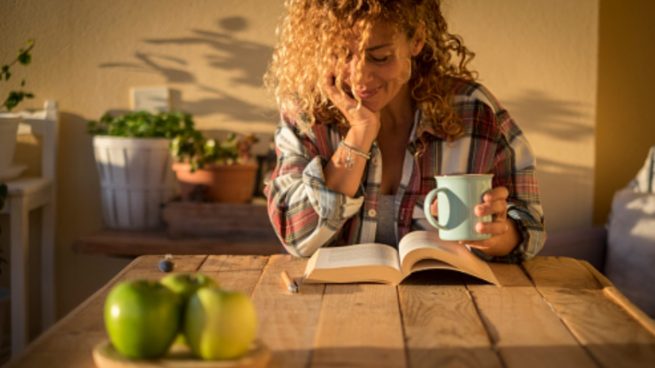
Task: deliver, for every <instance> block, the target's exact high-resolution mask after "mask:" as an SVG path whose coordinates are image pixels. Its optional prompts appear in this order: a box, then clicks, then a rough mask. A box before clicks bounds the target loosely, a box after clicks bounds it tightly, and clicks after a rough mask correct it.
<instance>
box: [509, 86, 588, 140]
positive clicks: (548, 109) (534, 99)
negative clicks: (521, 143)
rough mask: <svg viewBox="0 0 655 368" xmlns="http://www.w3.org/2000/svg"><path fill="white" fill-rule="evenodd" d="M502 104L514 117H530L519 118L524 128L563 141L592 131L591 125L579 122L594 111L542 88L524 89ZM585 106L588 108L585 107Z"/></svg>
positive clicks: (583, 135) (581, 138)
mask: <svg viewBox="0 0 655 368" xmlns="http://www.w3.org/2000/svg"><path fill="white" fill-rule="evenodd" d="M505 105H506V106H507V109H508V110H509V112H510V114H511V115H512V116H514V117H516V116H529V117H531V119H525V121H523V120H521V121H519V122H518V123H519V124H520V126H521V128H522V129H523V130H525V131H529V132H534V133H537V134H543V135H545V136H548V137H551V138H555V139H557V140H561V141H565V142H576V141H580V140H585V139H588V138H590V137H591V136H592V135H593V133H594V129H593V127H592V126H590V125H585V124H582V123H581V121H584V120H589V119H591V116H592V112H593V111H592V109H591V108H587V106H585V104H582V103H579V102H575V101H567V100H558V99H554V98H551V97H550V96H548V95H546V93H544V92H543V91H539V90H527V91H525V93H524V94H523V95H522V96H520V97H519V98H517V99H514V100H509V101H507V102H506V103H505ZM587 109H588V110H589V111H586V110H587Z"/></svg>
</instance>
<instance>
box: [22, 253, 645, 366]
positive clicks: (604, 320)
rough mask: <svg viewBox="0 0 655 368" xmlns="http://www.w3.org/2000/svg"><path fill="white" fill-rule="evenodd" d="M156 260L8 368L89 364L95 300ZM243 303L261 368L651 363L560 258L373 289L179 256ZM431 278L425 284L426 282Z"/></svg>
mask: <svg viewBox="0 0 655 368" xmlns="http://www.w3.org/2000/svg"><path fill="white" fill-rule="evenodd" d="M158 260H159V257H156V256H142V257H139V258H137V259H136V260H135V261H133V262H132V263H131V264H130V265H128V266H127V267H126V268H125V269H124V270H123V271H122V272H121V273H120V274H119V275H117V276H116V277H115V278H114V279H113V280H112V281H111V282H109V283H108V284H107V285H106V286H105V287H103V288H102V289H100V290H99V291H98V292H97V293H95V294H94V295H93V296H92V297H90V298H89V299H88V300H86V301H85V302H84V303H83V304H82V305H80V306H79V307H78V308H77V309H75V310H74V311H73V312H72V313H70V314H69V315H68V316H66V317H65V318H64V319H62V320H61V321H60V322H58V323H57V324H56V325H55V326H54V327H53V328H52V329H50V330H48V331H47V332H46V333H45V334H44V335H43V336H41V337H40V338H39V339H37V340H36V341H34V343H33V344H31V345H30V346H29V347H28V348H27V350H26V351H24V353H23V354H22V355H20V356H19V357H18V360H16V361H14V362H13V363H14V364H13V365H12V366H14V367H48V368H54V367H92V366H93V360H92V356H91V350H92V348H93V346H94V345H96V344H97V343H98V342H99V341H101V340H103V339H105V338H106V335H105V332H104V329H103V321H102V308H103V301H104V298H105V296H106V295H107V292H108V290H109V288H110V287H111V286H112V285H113V284H115V283H116V282H117V281H120V280H126V279H136V278H149V279H156V278H159V277H161V275H162V274H161V273H160V272H158V271H157V262H158ZM175 262H176V267H177V270H178V271H195V270H200V271H202V272H205V273H207V274H209V275H211V276H213V277H215V278H216V279H217V280H218V281H219V282H220V283H221V285H222V286H223V287H225V288H228V289H236V290H241V291H243V292H246V293H248V294H250V295H251V296H252V299H253V300H254V303H255V305H256V307H257V310H258V314H259V319H260V331H259V335H260V338H261V339H262V340H263V341H264V343H265V344H267V345H268V347H269V348H270V349H271V350H272V353H273V355H272V360H271V366H275V367H305V366H339V367H341V366H370V367H423V366H425V367H437V366H439V367H440V366H470V367H479V366H480V367H598V366H600V367H653V366H655V324H654V323H653V321H652V320H651V319H649V318H648V317H647V316H645V315H644V314H643V313H642V312H641V311H640V310H638V309H637V308H636V307H634V306H633V305H632V304H631V303H630V302H628V301H627V300H625V298H624V297H623V296H622V295H621V294H620V293H619V292H618V291H617V290H616V289H615V288H614V287H613V286H612V285H611V283H609V282H608V281H607V279H605V278H604V277H603V276H602V275H600V274H599V273H598V272H597V271H595V269H593V267H591V266H590V265H589V264H587V263H586V262H580V261H577V260H574V259H571V258H554V257H537V258H536V259H534V260H532V261H529V262H526V263H525V264H523V265H521V266H516V265H504V264H494V265H493V269H494V271H495V272H496V273H497V275H498V278H499V279H500V281H501V284H502V285H503V286H502V287H495V286H492V285H486V284H482V283H479V282H477V281H475V280H473V279H471V278H468V277H465V276H462V275H459V274H452V273H445V272H444V271H435V272H432V271H430V272H428V273H424V274H418V275H414V276H412V277H411V278H410V279H409V280H408V282H406V283H405V284H403V285H401V286H399V287H397V288H395V287H391V286H387V285H378V284H352V285H327V286H326V285H303V286H302V288H301V293H300V294H290V293H288V292H287V291H286V289H285V288H284V287H283V286H282V283H281V281H280V272H281V271H282V270H287V271H288V272H289V273H290V274H291V276H292V277H295V276H298V275H300V274H302V272H303V270H304V265H305V261H304V260H299V259H293V258H292V257H290V256H288V255H273V256H270V257H269V256H231V255H227V256H225V255H223V256H209V257H208V256H202V255H196V256H179V257H175ZM435 280H436V281H435Z"/></svg>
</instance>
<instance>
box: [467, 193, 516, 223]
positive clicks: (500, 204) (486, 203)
mask: <svg viewBox="0 0 655 368" xmlns="http://www.w3.org/2000/svg"><path fill="white" fill-rule="evenodd" d="M508 196H509V191H508V190H507V188H505V187H496V188H493V189H492V190H490V191H489V192H487V193H485V194H484V195H483V196H482V203H481V204H479V205H477V206H476V207H475V215H476V216H488V215H493V216H494V217H495V218H497V219H505V218H506V217H507V197H508Z"/></svg>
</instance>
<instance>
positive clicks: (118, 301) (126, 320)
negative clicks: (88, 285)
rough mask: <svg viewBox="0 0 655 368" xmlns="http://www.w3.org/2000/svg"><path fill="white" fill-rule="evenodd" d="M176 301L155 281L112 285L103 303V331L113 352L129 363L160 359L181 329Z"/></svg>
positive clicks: (174, 297) (137, 281)
mask: <svg viewBox="0 0 655 368" xmlns="http://www.w3.org/2000/svg"><path fill="white" fill-rule="evenodd" d="M181 306H182V303H181V302H180V298H179V297H178V296H177V294H175V293H174V292H172V291H171V290H170V289H168V288H167V287H165V286H164V285H162V284H160V283H159V282H157V281H150V280H134V281H124V282H121V283H119V284H117V285H115V286H114V287H113V288H112V289H111V291H110V292H109V294H108V295H107V299H106V300H105V309H104V317H105V328H106V330H107V334H108V335H109V340H110V341H111V343H112V345H113V346H114V348H115V349H116V350H117V351H118V352H119V353H120V354H122V355H123V356H125V357H127V358H133V359H145V358H156V357H160V356H162V355H164V354H165V353H166V352H167V351H168V349H169V347H170V346H171V344H172V343H173V340H174V339H175V336H176V335H177V333H178V330H179V328H180V325H181V320H180V317H181Z"/></svg>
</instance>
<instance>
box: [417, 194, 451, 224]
mask: <svg viewBox="0 0 655 368" xmlns="http://www.w3.org/2000/svg"><path fill="white" fill-rule="evenodd" d="M444 191H448V188H443V187H442V188H435V189H432V190H431V191H430V192H429V193H428V195H427V196H425V202H423V212H424V213H425V219H426V220H428V222H429V223H430V225H432V226H434V227H436V228H437V229H439V230H450V228H449V227H446V226H444V225H440V224H439V222H437V221H436V219H435V218H434V217H433V216H432V213H431V212H430V205H431V204H432V201H434V198H435V197H436V196H437V194H439V192H444Z"/></svg>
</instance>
